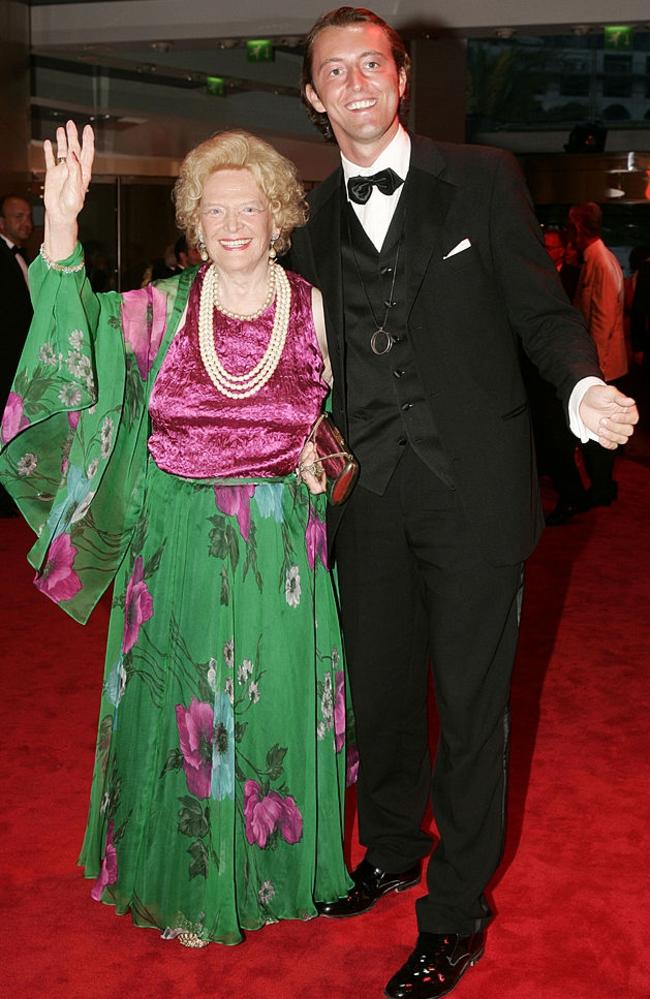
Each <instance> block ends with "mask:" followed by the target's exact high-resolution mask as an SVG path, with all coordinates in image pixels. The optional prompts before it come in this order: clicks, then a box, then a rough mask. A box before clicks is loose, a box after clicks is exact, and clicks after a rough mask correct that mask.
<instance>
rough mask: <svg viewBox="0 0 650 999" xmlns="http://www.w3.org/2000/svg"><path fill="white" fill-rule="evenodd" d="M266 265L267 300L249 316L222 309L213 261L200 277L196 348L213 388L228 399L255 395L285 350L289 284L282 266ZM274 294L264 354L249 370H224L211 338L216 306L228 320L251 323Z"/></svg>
mask: <svg viewBox="0 0 650 999" xmlns="http://www.w3.org/2000/svg"><path fill="white" fill-rule="evenodd" d="M269 267H270V273H269V294H268V296H267V299H266V301H265V303H264V305H263V306H262V308H261V309H259V310H258V311H257V312H255V313H253V314H252V315H249V316H242V315H238V314H237V313H236V312H228V311H227V310H226V309H224V308H223V306H222V305H221V302H220V300H219V291H218V275H217V272H216V270H215V266H214V264H211V265H210V267H208V269H207V271H206V272H205V276H204V278H203V286H202V288H201V301H200V305H199V349H200V351H201V360H202V361H203V365H204V367H205V370H206V371H207V373H208V375H209V377H210V381H211V382H212V384H213V385H214V387H215V388H216V389H217V391H218V392H221V394H222V395H225V396H227V398H228V399H247V398H249V397H250V396H252V395H255V393H256V392H259V390H260V389H261V388H262V387H263V386H264V385H266V383H267V382H268V381H269V379H270V378H271V377H272V376H273V373H274V371H275V369H276V368H277V366H278V363H279V361H280V358H281V356H282V351H283V350H284V344H285V341H286V339H287V329H288V327H289V310H290V308H291V286H290V285H289V279H288V278H287V275H286V274H285V272H284V269H283V268H282V267H278V266H277V264H273V263H272V264H270V265H269ZM274 295H275V317H274V319H273V329H272V331H271V338H270V340H269V343H268V346H267V348H266V350H265V351H264V354H263V356H262V357H261V359H260V360H259V361H258V362H257V364H256V365H255V367H254V368H251V369H250V371H246V372H244V374H242V375H233V374H231V373H230V372H229V371H226V369H225V368H224V366H223V364H222V363H221V361H220V360H219V355H218V354H217V348H216V344H215V339H214V310H215V309H218V310H219V312H221V314H222V315H224V316H229V317H230V318H231V319H238V320H242V321H245V322H251V321H252V320H254V319H259V317H260V316H261V315H262V313H263V312H264V311H265V310H266V309H267V308H268V307H269V305H270V304H271V302H272V301H273V296H274Z"/></svg>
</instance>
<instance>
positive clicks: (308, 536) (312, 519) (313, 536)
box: [305, 509, 328, 569]
mask: <svg viewBox="0 0 650 999" xmlns="http://www.w3.org/2000/svg"><path fill="white" fill-rule="evenodd" d="M305 545H306V547H307V560H308V562H309V568H310V569H313V568H314V565H315V564H316V559H317V558H318V557H320V560H321V562H322V563H323V565H324V566H325V568H326V569H327V568H328V564H327V526H326V524H325V521H324V520H321V519H320V517H318V516H317V514H316V513H315V511H314V510H313V509H311V510H310V511H309V520H308V521H307V530H306V531H305Z"/></svg>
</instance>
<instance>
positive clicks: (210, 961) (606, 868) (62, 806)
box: [0, 460, 650, 999]
mask: <svg viewBox="0 0 650 999" xmlns="http://www.w3.org/2000/svg"><path fill="white" fill-rule="evenodd" d="M618 479H619V483H620V497H621V498H620V499H619V501H618V502H617V503H616V504H615V505H614V506H613V507H612V508H611V509H599V510H594V511H592V512H590V513H588V514H585V515H583V516H581V517H579V518H576V519H575V520H574V521H573V522H572V523H571V524H569V525H567V526H565V527H562V528H557V529H555V530H548V531H547V532H546V534H545V535H544V538H543V540H542V544H541V546H540V548H539V549H538V551H537V553H536V555H535V556H534V558H533V559H531V561H530V563H529V566H528V575H527V595H526V604H525V610H524V620H523V627H522V640H521V648H520V655H519V659H518V664H517V670H516V676H515V686H514V693H513V744H512V767H511V785H510V826H509V838H508V844H507V850H506V859H505V863H504V865H503V868H502V870H501V872H500V877H499V879H498V880H497V882H496V883H495V885H494V886H493V898H494V904H495V905H496V907H497V909H498V911H499V917H498V919H497V920H496V921H495V923H494V926H493V928H492V929H491V931H490V934H489V938H488V948H487V951H486V955H485V957H484V958H483V960H482V961H481V962H480V964H479V965H477V967H476V968H475V969H474V970H473V971H471V972H470V973H469V974H468V975H467V977H466V978H465V979H464V980H463V981H462V983H461V984H460V985H459V987H458V989H457V991H456V992H455V993H454V996H456V995H457V996H458V997H459V999H533V997H534V999H601V997H610V996H611V997H616V999H647V997H648V996H650V972H649V970H648V956H647V940H648V926H649V923H648V919H649V917H648V912H649V909H650V900H649V899H648V891H647V889H648V846H647V840H648V829H649V828H650V786H649V783H650V781H649V777H648V766H647V764H648V758H649V756H650V737H649V733H650V704H649V694H648V679H647V677H648V665H649V660H650V655H649V651H650V634H649V633H650V624H649V621H650V612H649V608H650V571H649V570H650V523H649V517H650V513H649V511H650V470H649V469H648V468H646V467H644V466H643V465H641V464H637V463H634V462H632V461H629V460H628V461H621V462H620V463H619V469H618ZM29 544H30V532H29V530H28V528H26V527H25V526H24V525H23V524H22V523H21V522H19V521H17V520H3V521H0V551H1V553H2V567H3V572H2V579H1V580H0V590H1V600H2V608H3V612H2V622H3V628H2V636H1V640H2V644H1V646H0V647H1V648H2V669H3V687H2V709H1V711H0V717H1V730H0V731H1V733H2V740H1V741H2V749H3V754H4V761H3V766H2V782H3V786H2V815H3V819H2V827H1V828H2V841H3V842H2V859H3V873H2V899H1V905H2V910H3V911H2V916H1V918H2V932H1V938H2V945H3V946H2V950H3V953H4V957H3V966H2V972H1V975H0V977H2V978H3V979H4V986H5V989H6V992H4V993H3V994H6V995H11V996H16V997H18V999H36V997H39V999H40V997H47V999H76V997H84V999H86V997H89V996H92V997H93V999H117V997H129V999H180V997H184V999H185V997H189V999H194V997H203V996H206V997H208V996H209V997H213V999H226V997H227V999H252V997H260V999H298V997H300V999H303V997H304V999H330V997H331V999H358V997H362V999H365V997H369V999H371V997H379V996H381V995H382V992H383V986H384V984H385V982H386V980H387V979H388V977H389V976H390V974H391V973H392V972H393V971H394V970H395V969H396V967H397V966H398V965H399V964H400V963H401V962H402V960H403V959H404V958H405V957H406V955H407V953H408V951H409V950H410V948H411V946H412V943H413V941H414V938H415V922H414V917H413V902H414V899H415V898H416V897H417V892H416V890H413V891H411V892H406V893H405V894H403V895H400V896H394V897H391V898H390V899H388V900H384V901H383V902H382V903H381V904H379V905H378V906H377V908H376V909H375V910H373V912H371V913H369V914H368V915H366V916H365V917H361V918H359V919H356V920H349V921H345V922H333V921H328V920H325V919H320V920H318V921H313V922H310V923H304V924H302V923H284V924H280V925H276V926H269V927H267V928H265V929H264V930H262V931H259V932H258V933H254V934H249V936H248V939H247V941H246V943H245V944H243V945H242V946H239V947H236V948H232V949H226V948H223V947H218V946H212V947H209V948H207V949H205V950H201V951H188V950H186V949H183V948H182V947H180V946H179V945H178V944H177V943H175V942H165V941H163V940H161V939H160V938H159V936H158V935H157V934H156V932H154V931H152V930H139V929H136V928H135V927H133V926H132V924H131V922H130V919H129V918H127V917H122V918H118V917H116V916H115V914H114V912H113V910H112V909H111V908H108V907H106V906H103V905H100V904H97V903H94V902H92V901H91V900H90V897H89V890H90V883H89V882H87V881H84V879H83V878H82V876H81V874H80V872H79V871H78V869H77V868H76V866H75V861H76V857H77V853H78V850H79V847H80V843H81V838H82V834H83V828H84V823H85V815H86V795H87V790H88V785H89V781H90V773H91V765H92V758H93V752H94V741H95V726H96V713H97V710H98V705H99V687H100V682H101V672H102V660H103V645H104V634H105V629H106V622H107V609H106V606H105V605H104V606H101V607H100V608H98V610H97V612H96V614H95V616H94V618H93V619H92V620H91V623H90V624H89V625H88V626H87V627H86V628H81V627H80V626H79V625H76V624H74V623H73V622H72V621H70V620H69V619H68V618H66V616H65V615H64V614H63V613H62V612H61V611H59V610H57V609H56V608H55V607H54V605H52V604H50V602H49V601H48V600H46V599H45V598H44V597H42V596H41V595H40V594H38V593H37V591H36V590H34V589H33V588H32V586H31V575H32V573H31V570H30V569H29V568H28V566H27V564H26V562H25V559H24V554H25V551H26V549H27V547H28V545H29ZM358 857H359V847H358V845H357V844H356V842H353V846H352V859H353V862H355V861H356V860H357V859H358Z"/></svg>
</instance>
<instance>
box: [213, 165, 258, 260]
mask: <svg viewBox="0 0 650 999" xmlns="http://www.w3.org/2000/svg"><path fill="white" fill-rule="evenodd" d="M199 214H200V217H201V230H202V232H203V240H204V242H205V245H206V247H207V250H208V253H209V255H210V257H211V259H212V260H213V261H214V262H215V264H216V265H217V268H218V269H219V270H223V271H225V272H226V273H228V272H233V273H234V272H237V271H239V272H241V271H250V272H252V271H254V270H255V269H256V268H257V267H258V266H260V265H261V263H262V262H264V264H265V266H266V264H267V263H268V256H269V246H270V243H271V235H272V233H273V228H274V227H273V215H272V212H271V207H270V205H269V202H268V200H267V198H266V196H265V194H264V192H263V191H262V190H261V189H260V187H259V186H258V184H257V181H256V180H255V178H254V177H253V174H252V173H251V172H250V170H247V169H242V170H217V171H215V172H214V173H213V174H210V176H209V177H208V179H207V180H206V182H205V185H204V187H203V196H202V198H201V204H200V208H199Z"/></svg>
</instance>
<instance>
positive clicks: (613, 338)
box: [569, 201, 628, 506]
mask: <svg viewBox="0 0 650 999" xmlns="http://www.w3.org/2000/svg"><path fill="white" fill-rule="evenodd" d="M602 220H603V213H602V211H601V209H600V206H599V205H597V204H596V203H595V202H593V201H588V202H585V203H584V204H581V205H574V206H573V207H572V208H571V209H570V210H569V237H570V239H571V242H572V243H574V244H575V246H576V247H577V248H578V250H579V251H580V254H581V256H582V260H583V264H582V270H581V272H580V279H579V281H578V286H577V288H576V293H575V296H574V299H573V304H574V305H575V306H576V308H577V309H579V310H580V312H581V313H582V315H583V316H584V320H585V323H586V324H587V329H588V330H589V333H590V335H591V338H592V340H593V341H594V343H595V344H596V350H597V351H598V363H599V364H600V368H601V370H602V372H603V375H604V377H605V379H606V381H608V382H617V381H618V380H619V379H621V378H622V377H623V376H624V375H625V374H626V373H627V370H628V353H627V348H626V343H625V329H624V324H623V308H624V289H623V271H622V270H621V265H620V264H619V262H618V260H617V259H616V257H615V256H614V254H613V253H612V252H611V251H610V250H608V249H607V247H606V246H605V244H604V243H603V240H602ZM582 451H583V458H584V463H585V469H586V471H587V475H588V476H589V480H590V483H591V485H590V487H589V489H588V491H587V496H588V499H589V504H590V506H609V505H610V503H612V502H613V501H614V500H615V499H616V496H617V492H618V487H617V484H616V482H615V481H614V478H613V473H614V452H613V451H611V450H607V449H603V448H602V447H599V446H598V444H597V442H596V441H586V442H585V443H584V444H583V449H582Z"/></svg>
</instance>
